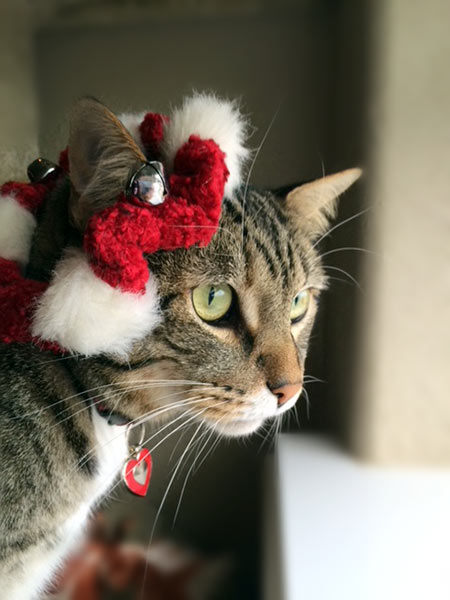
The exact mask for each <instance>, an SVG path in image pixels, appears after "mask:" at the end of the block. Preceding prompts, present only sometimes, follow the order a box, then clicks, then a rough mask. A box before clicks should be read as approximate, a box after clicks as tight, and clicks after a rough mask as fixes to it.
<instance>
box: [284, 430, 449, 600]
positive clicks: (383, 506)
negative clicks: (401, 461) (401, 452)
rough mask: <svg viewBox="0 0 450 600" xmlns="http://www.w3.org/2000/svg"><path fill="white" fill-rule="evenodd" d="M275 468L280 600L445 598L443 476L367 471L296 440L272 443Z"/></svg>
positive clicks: (330, 450) (306, 439) (325, 447)
mask: <svg viewBox="0 0 450 600" xmlns="http://www.w3.org/2000/svg"><path fill="white" fill-rule="evenodd" d="M277 463H278V469H279V481H278V485H279V513H280V519H279V521H280V534H281V553H282V556H281V558H282V560H281V565H282V566H281V569H282V578H283V584H284V588H285V600H318V599H320V600H339V599H341V598H342V599H345V600H391V599H392V600H394V599H395V600H401V599H407V600H416V599H417V600H419V599H420V600H423V599H424V598H430V599H433V600H444V599H446V600H448V599H449V598H450V469H439V470H438V469H435V470H425V469H420V470H419V469H409V470H406V469H394V468H378V467H372V466H367V465H364V464H362V463H358V462H356V461H354V460H353V459H352V458H350V457H348V456H347V455H345V454H344V453H343V452H342V451H341V450H339V449H338V448H336V447H334V446H333V445H331V443H329V442H327V441H326V440H324V439H320V438H315V437H312V436H311V437H310V436H302V435H282V436H280V440H279V445H278V449H277ZM273 600H275V599H273ZM277 600H278V599H277Z"/></svg>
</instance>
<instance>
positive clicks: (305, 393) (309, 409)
mask: <svg viewBox="0 0 450 600" xmlns="http://www.w3.org/2000/svg"><path fill="white" fill-rule="evenodd" d="M302 395H304V396H305V402H306V418H307V419H308V421H310V419H311V401H310V399H309V394H308V390H307V389H306V387H304V388H303V390H302Z"/></svg>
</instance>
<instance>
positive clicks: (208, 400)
mask: <svg viewBox="0 0 450 600" xmlns="http://www.w3.org/2000/svg"><path fill="white" fill-rule="evenodd" d="M106 110H107V109H105V111H106ZM74 115H75V116H74V119H75V121H76V122H74V123H72V130H74V129H75V130H76V132H77V136H75V138H74V139H76V140H84V141H83V144H85V145H86V142H85V140H86V139H89V144H91V146H92V148H91V150H92V151H91V152H90V153H89V157H90V161H91V163H90V165H89V168H87V167H86V164H85V163H86V161H84V160H83V159H82V158H80V160H77V159H76V158H74V160H73V164H71V179H72V181H74V180H81V179H85V180H86V178H89V177H91V176H92V173H93V172H94V171H95V173H96V177H98V176H99V173H100V174H102V173H103V172H104V173H105V175H104V182H103V183H104V190H103V191H104V192H105V190H106V192H107V191H108V189H111V198H110V200H111V202H112V201H113V200H114V198H115V194H116V193H117V190H116V189H113V188H114V187H115V186H116V187H117V181H116V182H115V181H114V174H113V173H111V169H110V165H103V164H102V163H101V160H102V159H101V154H100V155H99V154H98V153H97V152H96V151H95V149H96V148H98V147H99V146H103V147H104V146H107V145H108V144H110V143H111V144H114V147H115V149H116V150H115V151H116V152H117V154H118V156H119V155H121V156H122V157H123V161H127V160H129V161H130V165H127V164H124V165H122V167H127V166H128V167H130V168H132V167H133V166H134V165H133V164H131V163H133V162H135V157H134V158H133V152H135V153H136V155H137V154H138V153H139V152H140V151H139V148H138V147H137V146H136V143H135V141H134V140H133V139H132V137H131V135H128V133H126V132H125V131H124V130H123V129H120V130H119V129H118V127H117V124H116V123H115V121H114V119H105V120H104V122H103V123H102V126H101V127H100V126H97V127H93V123H92V119H93V118H95V117H93V116H90V115H89V114H84V115H80V114H77V113H76V112H75V113H74ZM80 143H81V142H80ZM121 145H122V147H123V152H122V150H121ZM70 150H71V153H72V155H73V157H77V156H78V155H80V156H81V155H82V154H83V152H85V148H84V149H83V152H82V151H81V150H80V149H78V148H77V147H75V146H74V147H72V146H71V148H70ZM96 160H97V161H98V163H99V164H95V161H96ZM92 162H94V164H92ZM125 170H126V169H125ZM122 172H123V168H122ZM122 174H123V173H122ZM122 174H121V177H122ZM358 177H359V170H357V169H353V170H349V171H344V172H342V173H339V174H336V175H332V176H328V177H324V178H322V179H320V180H317V181H315V182H311V183H307V184H305V185H302V186H300V187H298V188H295V189H293V190H292V191H290V193H289V194H288V195H287V197H284V196H281V195H277V194H274V193H271V192H268V191H258V190H256V189H252V188H251V187H248V188H247V187H245V186H242V187H241V188H240V189H238V190H237V191H236V192H235V193H234V194H233V195H230V197H225V198H224V199H223V208H222V215H221V220H220V227H219V229H218V231H217V233H216V234H215V235H214V237H213V239H212V242H211V243H210V244H209V246H207V247H204V248H199V247H192V248H190V249H187V250H186V249H182V250H174V251H171V252H157V253H155V254H152V255H150V256H148V264H149V268H150V271H151V273H152V277H154V278H155V280H156V282H157V286H158V293H159V298H160V311H161V317H162V318H161V321H160V323H159V325H157V327H156V328H155V329H154V330H153V331H152V332H151V333H150V334H149V335H148V336H147V337H146V338H145V339H143V340H141V341H139V342H136V343H135V344H134V346H133V348H132V350H131V351H130V352H129V353H128V355H127V356H123V355H116V354H114V353H110V354H102V355H99V356H91V357H88V358H85V357H77V356H73V357H71V358H66V359H64V360H55V356H54V355H52V354H51V353H47V352H42V351H40V350H39V349H38V348H37V347H36V346H34V345H31V344H30V345H28V344H8V345H2V346H1V347H0V372H1V379H0V466H1V478H0V590H1V592H0V595H1V597H2V598H8V600H28V599H31V598H38V597H39V594H40V593H41V592H42V590H43V588H44V587H45V585H46V583H47V582H48V581H49V578H50V577H51V575H52V573H54V571H55V569H56V568H57V567H58V566H59V565H60V563H61V560H62V558H63V557H64V556H65V555H66V553H67V552H68V551H69V550H70V548H71V547H72V546H73V544H74V542H75V541H76V539H77V537H79V535H80V532H82V529H83V527H82V526H83V524H84V523H85V521H86V517H87V515H88V514H89V512H90V510H91V509H92V507H93V506H94V505H95V504H96V502H97V501H98V500H99V499H100V498H101V497H102V496H103V495H105V494H106V493H107V492H108V489H109V488H110V487H111V486H112V485H113V483H114V482H115V481H116V479H117V476H118V474H119V472H120V471H121V469H122V467H123V464H124V462H125V460H126V458H127V456H128V452H129V450H128V444H127V439H126V429H125V428H124V427H121V426H120V425H114V424H109V423H108V422H107V420H106V419H104V418H103V417H102V416H101V415H100V414H99V413H98V411H96V410H95V409H94V408H93V406H92V404H93V401H94V400H95V401H96V399H99V398H101V400H102V403H103V405H104V406H106V408H107V409H109V410H111V411H120V413H121V415H124V416H125V417H126V418H127V419H129V420H133V419H138V418H141V417H146V416H148V417H149V418H151V417H152V416H153V417H154V418H153V420H152V421H151V423H152V424H153V423H155V422H156V423H158V425H159V424H161V423H163V422H164V421H166V420H168V419H169V418H171V419H173V418H174V417H178V416H179V421H178V422H179V423H181V422H188V421H189V422H195V423H198V424H199V425H200V424H204V425H206V426H207V427H209V428H212V429H214V430H215V431H217V432H218V433H221V434H224V435H227V436H244V435H248V434H251V433H252V432H254V431H256V430H257V429H258V428H259V427H260V426H261V425H262V424H263V423H265V422H266V421H267V420H268V419H272V418H274V417H276V416H278V415H280V414H281V413H283V412H285V411H287V410H289V409H290V408H291V407H292V406H293V405H294V404H295V402H296V401H297V399H298V397H299V395H300V393H301V390H302V381H303V369H304V362H305V358H306V353H307V347H308V338H309V336H310V332H311V329H312V326H313V322H314V317H315V314H316V311H317V303H318V299H319V295H320V292H321V290H323V289H324V287H325V286H326V277H325V275H324V271H323V269H322V268H321V264H320V257H319V255H318V252H317V248H316V247H315V243H316V241H317V240H318V238H319V237H320V236H321V235H323V234H324V233H325V231H326V229H327V225H328V220H329V218H330V217H332V216H333V215H334V212H335V204H336V198H337V196H338V195H339V194H340V193H341V192H343V191H345V189H347V188H348V187H349V186H350V185H351V184H352V183H353V182H354V181H355V180H356V179H357V178H358ZM97 185H98V182H97ZM120 185H123V182H120ZM120 185H119V187H120ZM108 186H109V187H108ZM100 187H101V186H100ZM78 200H79V198H78V197H77V195H76V194H74V193H73V190H71V185H70V182H69V181H66V182H65V183H64V184H63V185H62V186H59V188H58V189H57V190H55V191H54V193H53V195H52V197H51V198H49V200H48V202H47V206H46V210H45V211H44V213H43V215H42V219H41V222H40V223H39V225H38V229H37V232H36V234H35V238H34V242H33V247H32V249H31V254H30V264H29V266H28V271H29V273H30V274H32V275H33V276H35V277H42V278H43V279H45V278H46V277H47V276H48V273H49V272H50V271H51V270H52V268H53V266H54V264H55V261H56V260H57V259H58V258H59V256H60V254H61V249H62V247H63V246H65V245H67V244H68V242H69V241H70V244H71V245H74V244H77V243H78V244H79V240H80V238H81V236H80V231H79V230H78V231H77V228H76V227H73V226H72V225H70V223H74V222H75V223H85V222H86V220H87V218H88V217H89V216H90V214H92V212H93V211H94V208H93V207H92V206H89V205H87V206H86V205H83V206H80V205H79V203H78ZM80 215H81V216H80ZM0 226H1V224H0ZM81 227H82V226H81ZM87 398H90V402H89V401H88V400H87ZM152 411H155V412H152Z"/></svg>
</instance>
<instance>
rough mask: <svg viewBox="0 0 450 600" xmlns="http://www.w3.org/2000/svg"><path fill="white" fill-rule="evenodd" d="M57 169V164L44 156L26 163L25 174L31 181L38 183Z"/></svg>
mask: <svg viewBox="0 0 450 600" xmlns="http://www.w3.org/2000/svg"><path fill="white" fill-rule="evenodd" d="M58 170H59V167H58V165H55V163H53V162H51V161H50V160H47V159H46V158H42V157H39V158H36V159H35V160H33V162H32V163H30V164H29V165H28V168H27V175H28V178H29V180H30V181H31V183H39V182H41V181H44V179H47V177H49V175H53V174H54V173H56V172H57V171H58Z"/></svg>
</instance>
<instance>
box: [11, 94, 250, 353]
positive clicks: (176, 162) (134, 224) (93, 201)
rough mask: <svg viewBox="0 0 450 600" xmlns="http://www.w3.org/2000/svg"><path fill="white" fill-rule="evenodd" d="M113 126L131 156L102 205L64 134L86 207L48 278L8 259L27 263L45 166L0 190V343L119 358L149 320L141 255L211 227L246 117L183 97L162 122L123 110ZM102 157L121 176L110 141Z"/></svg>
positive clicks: (152, 296) (240, 150) (236, 176)
mask: <svg viewBox="0 0 450 600" xmlns="http://www.w3.org/2000/svg"><path fill="white" fill-rule="evenodd" d="M80 102H81V104H82V109H83V110H85V111H90V114H94V115H95V113H96V111H97V112H98V114H99V115H101V118H102V119H106V120H116V121H117V119H116V118H115V117H114V115H112V113H109V111H107V109H106V108H105V107H103V106H102V105H100V104H99V103H98V102H96V101H95V100H93V99H83V100H81V101H80ZM80 110H81V109H80ZM121 121H122V123H123V125H124V126H125V127H126V128H127V130H128V132H129V134H131V136H132V137H133V138H134V140H135V143H136V149H137V151H136V152H138V155H139V159H138V161H137V164H136V168H135V169H134V171H133V172H132V176H131V177H129V178H128V174H127V181H126V182H125V183H124V184H123V185H122V184H121V186H122V187H121V188H119V189H118V190H117V191H118V197H117V199H116V201H115V202H114V203H113V204H111V199H110V198H108V201H107V202H105V201H104V199H103V198H102V194H103V195H104V194H105V193H109V194H111V190H104V189H101V188H100V187H99V186H98V182H97V181H96V177H97V172H93V174H92V177H91V179H90V180H89V181H80V180H81V179H82V177H80V175H79V173H78V174H77V170H76V169H75V168H74V164H75V162H76V160H77V159H76V156H72V155H71V147H72V141H73V138H74V137H76V134H74V136H71V139H70V141H69V164H70V178H71V181H72V184H73V187H74V188H75V191H76V192H77V193H78V195H79V196H80V203H81V205H83V202H84V203H85V204H88V205H90V206H94V207H96V208H97V207H98V210H97V209H96V210H94V211H91V214H90V215H89V218H88V219H87V222H86V223H83V229H84V238H83V248H82V249H81V248H67V249H66V251H65V253H64V255H63V257H62V258H61V259H60V260H59V262H58V263H57V264H56V266H55V269H54V272H53V276H52V278H51V280H50V282H49V283H48V284H45V283H41V282H34V281H30V280H26V279H24V278H23V277H22V276H21V275H20V270H19V266H18V265H23V264H25V263H26V261H27V257H28V251H29V248H30V240H31V236H32V233H33V230H34V227H35V225H36V221H35V218H34V216H33V212H35V211H36V210H37V208H38V207H39V205H40V204H41V203H42V202H43V201H44V199H45V197H46V194H47V193H48V191H49V188H51V187H52V186H53V185H54V180H55V177H57V175H56V174H55V173H56V172H54V171H51V170H50V172H49V173H44V176H43V177H41V178H39V177H38V178H37V179H39V180H38V181H34V182H32V183H30V184H16V183H10V184H5V186H6V187H5V186H3V187H2V188H1V190H0V193H1V195H0V223H1V225H0V308H3V309H5V310H7V312H8V315H9V317H11V318H8V325H6V326H5V330H0V339H3V341H6V342H8V341H33V342H35V343H38V344H41V345H44V346H46V347H48V346H50V347H51V348H52V349H54V348H55V347H58V348H59V349H60V350H63V351H70V352H74V353H80V354H83V355H86V356H90V355H94V354H99V353H112V354H118V355H124V356H126V355H127V353H128V352H129V350H130V349H131V347H132V345H133V343H135V342H136V341H138V340H140V339H142V338H144V337H145V336H146V335H148V333H149V332H150V331H151V330H152V329H153V328H154V327H155V326H156V325H157V324H158V323H159V322H160V319H161V316H160V313H159V300H158V290H157V285H156V281H155V279H154V277H152V275H151V274H150V273H149V271H148V267H147V262H146V260H145V256H144V255H145V254H149V253H152V252H156V251H157V250H173V249H176V248H188V247H190V246H192V245H200V246H205V245H207V244H208V243H209V242H210V240H211V238H212V236H213V235H214V233H215V231H216V230H217V227H218V221H219V217H220V212H221V202H222V198H223V196H224V195H231V194H232V193H233V190H234V189H235V188H236V187H237V186H238V185H239V184H240V181H241V172H242V166H243V163H244V161H245V159H246V157H247V154H248V151H247V150H246V148H245V145H244V138H245V130H246V124H245V121H244V119H243V118H242V116H241V114H240V113H239V110H238V108H237V106H236V105H235V104H234V103H233V102H229V101H225V100H221V99H218V98H216V97H215V96H211V95H194V96H192V97H190V98H187V99H186V100H185V101H184V103H183V104H182V106H181V107H180V108H177V109H175V110H174V112H173V113H172V115H170V116H169V117H164V116H162V115H159V114H156V113H146V114H141V115H130V114H128V115H123V116H122V118H121ZM117 123H119V122H118V121H117ZM123 125H121V124H120V127H121V128H122V129H123ZM118 131H119V130H118ZM128 132H127V135H129V134H128ZM119 133H120V132H119ZM119 133H118V134H117V135H119ZM97 150H98V149H97ZM98 152H100V154H101V149H100V150H98ZM136 152H135V154H136ZM86 155H87V156H89V154H86ZM103 159H104V163H102V164H104V165H106V170H107V169H108V167H109V168H111V169H115V171H114V173H117V172H120V171H121V169H122V171H123V165H121V164H119V162H120V161H119V160H118V157H117V156H116V155H115V148H114V143H112V144H109V145H108V146H107V147H106V146H105V148H104V157H103ZM133 160H136V156H134V158H133ZM65 162H66V160H65V156H64V155H63V156H62V160H61V161H60V168H59V172H58V174H59V176H65V174H64V173H63V170H64V167H66V168H67V165H66V164H65ZM41 170H42V169H41ZM102 170H104V169H102ZM97 171H99V170H97ZM112 172H113V171H112ZM61 173H62V175H61ZM122 179H123V178H122ZM8 186H9V187H8ZM113 187H114V185H113ZM30 198H31V200H30ZM92 213H93V214H92ZM80 219H81V221H82V219H83V217H82V216H81V217H80ZM30 286H31V288H30ZM12 298H14V301H13V300H12Z"/></svg>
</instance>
